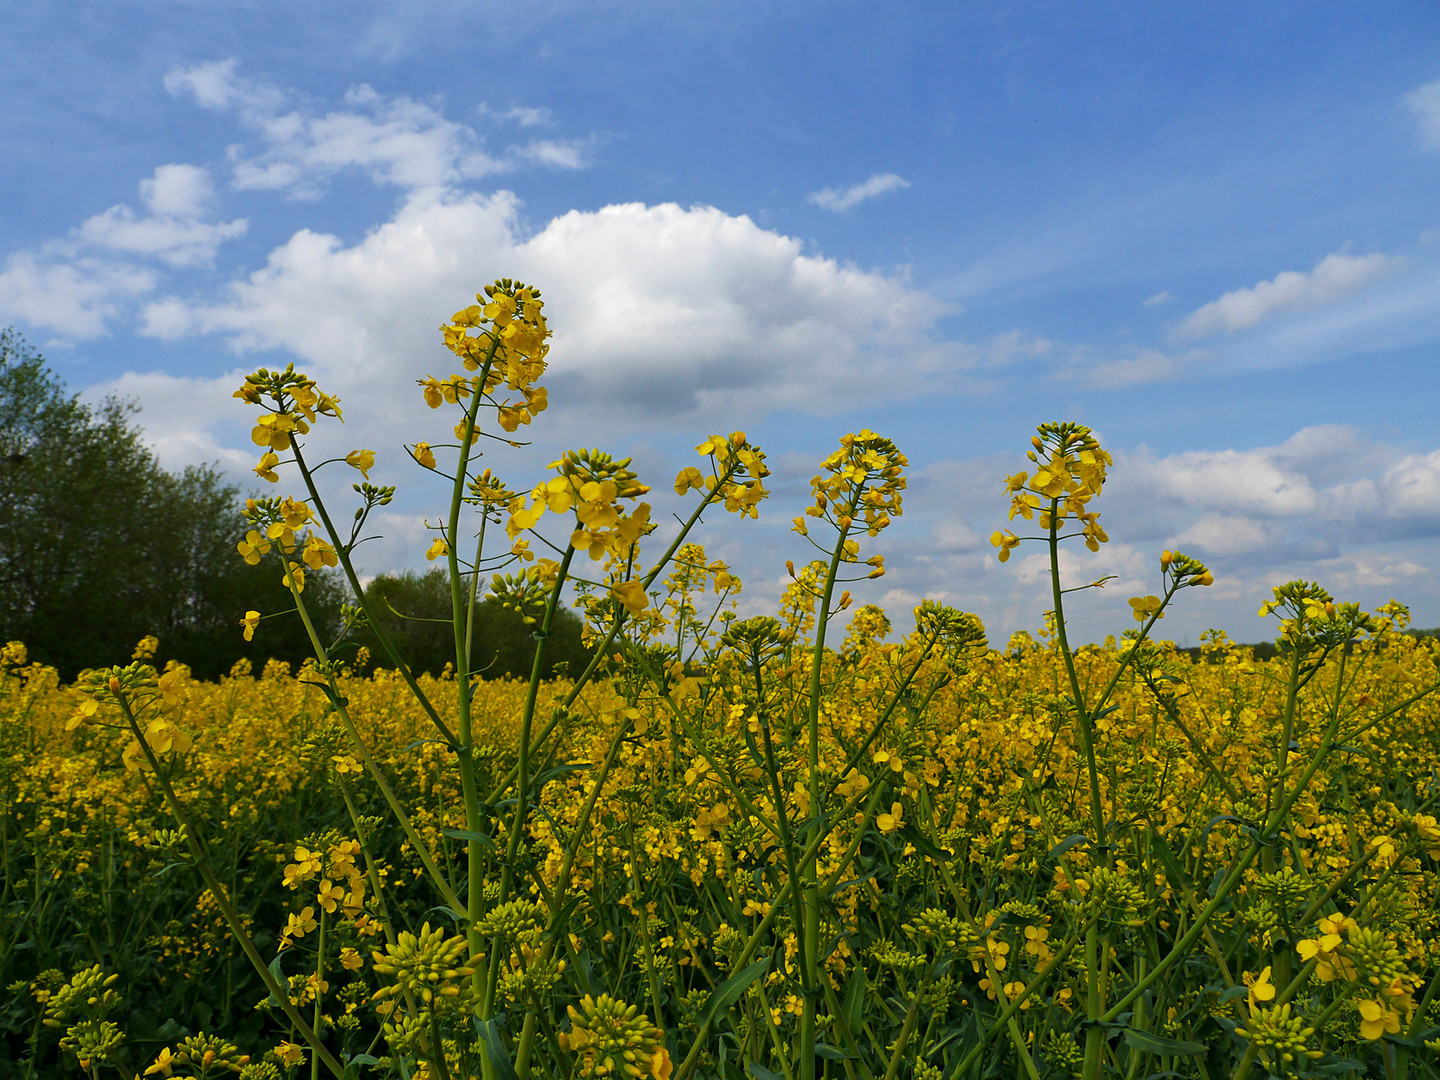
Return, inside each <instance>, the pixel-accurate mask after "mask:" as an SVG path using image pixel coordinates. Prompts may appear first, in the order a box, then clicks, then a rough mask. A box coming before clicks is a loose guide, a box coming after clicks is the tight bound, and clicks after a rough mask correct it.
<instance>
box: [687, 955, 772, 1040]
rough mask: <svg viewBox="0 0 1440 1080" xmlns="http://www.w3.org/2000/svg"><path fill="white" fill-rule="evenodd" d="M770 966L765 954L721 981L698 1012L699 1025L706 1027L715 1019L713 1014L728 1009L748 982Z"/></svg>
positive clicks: (747, 987)
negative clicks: (760, 958) (702, 1008)
mask: <svg viewBox="0 0 1440 1080" xmlns="http://www.w3.org/2000/svg"><path fill="white" fill-rule="evenodd" d="M769 967H770V958H769V957H768V956H767V957H765V958H764V959H762V960H756V961H755V962H754V963H753V964H751V965H750V966H749V967H747V968H743V969H741V970H740V971H737V972H736V973H735V974H734V975H731V976H730V977H729V978H728V979H726V980H725V981H724V982H723V983H721V984H720V985H719V986H717V987H716V988H715V990H714V992H713V993H712V994H711V995H710V1000H709V1001H707V1002H706V1003H705V1008H704V1010H703V1011H702V1012H701V1013H700V1026H701V1027H706V1026H708V1025H710V1024H712V1023H713V1022H714V1020H715V1014H716V1013H718V1012H720V1011H721V1010H722V1009H728V1008H729V1007H730V1006H731V1005H733V1004H735V1002H736V1001H738V1000H740V995H741V994H743V993H744V992H745V991H746V990H748V989H749V987H750V984H751V983H753V982H754V981H755V980H756V979H758V978H760V976H761V975H764V974H765V972H766V970H767V969H768V968H769Z"/></svg>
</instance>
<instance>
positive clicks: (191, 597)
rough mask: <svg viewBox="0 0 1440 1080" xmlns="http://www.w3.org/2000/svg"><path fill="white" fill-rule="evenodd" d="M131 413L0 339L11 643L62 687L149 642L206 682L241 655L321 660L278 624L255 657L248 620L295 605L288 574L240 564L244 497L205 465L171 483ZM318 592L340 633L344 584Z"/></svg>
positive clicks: (6, 611) (4, 617) (321, 579)
mask: <svg viewBox="0 0 1440 1080" xmlns="http://www.w3.org/2000/svg"><path fill="white" fill-rule="evenodd" d="M134 414H135V406H134V405H133V404H131V403H127V402H124V401H120V400H116V399H114V398H109V399H106V400H105V401H104V402H102V403H101V404H100V405H99V406H95V407H92V406H89V405H86V404H84V403H82V402H81V401H80V400H79V398H78V396H74V395H68V394H66V392H65V388H64V385H63V384H62V383H61V381H60V380H59V379H58V378H56V376H55V375H54V374H53V373H52V372H51V371H50V370H49V369H48V368H47V367H46V365H45V361H44V359H43V357H41V356H40V355H39V354H38V353H36V352H35V351H34V350H33V349H32V348H30V347H29V345H27V344H26V342H25V340H24V339H23V338H22V337H20V335H18V334H17V333H15V331H14V330H13V329H12V330H5V331H3V332H0V640H20V641H23V642H25V644H26V646H27V648H28V649H29V652H30V655H31V657H32V658H33V659H35V660H38V661H41V662H43V663H47V664H53V665H54V666H55V667H57V668H59V669H60V672H61V676H62V678H71V677H73V676H74V675H75V673H76V672H77V671H79V670H80V669H82V668H86V667H96V666H99V665H102V664H112V663H124V662H125V661H127V660H128V659H129V658H130V656H131V653H132V651H133V649H134V647H135V643H136V642H137V641H138V640H140V638H142V637H144V636H146V635H147V634H155V635H157V636H159V637H160V639H161V650H162V651H161V654H160V655H161V657H162V658H175V659H178V660H181V661H182V662H184V663H187V664H189V665H190V666H191V667H192V669H193V670H194V671H195V674H196V675H198V676H200V677H213V676H214V675H217V674H219V673H221V672H223V671H226V670H228V669H229V667H230V666H231V665H232V664H233V663H234V662H235V661H236V660H238V659H239V658H240V657H242V656H247V657H249V658H250V659H252V661H254V660H263V659H264V658H265V657H266V656H276V657H279V658H281V659H286V660H290V661H291V662H296V661H298V660H300V659H301V658H302V657H303V656H306V655H309V649H308V644H307V643H306V641H305V638H304V636H303V631H302V630H301V629H300V628H299V627H298V624H297V622H296V620H288V619H277V620H273V621H267V622H266V623H265V624H263V627H262V633H261V634H257V635H256V636H257V637H258V638H260V639H261V640H260V641H257V642H255V643H252V644H250V645H248V646H247V645H246V643H245V642H244V640H243V639H242V637H241V633H240V627H239V621H240V617H241V616H242V615H243V614H244V613H245V611H246V610H249V609H255V610H259V611H261V612H264V613H266V614H270V613H273V612H277V611H282V610H284V609H286V608H290V607H293V603H292V602H291V600H290V595H289V592H288V590H286V589H285V588H284V586H282V585H281V584H280V580H279V579H280V569H279V567H278V565H275V566H267V565H262V566H260V567H249V566H246V565H245V563H244V562H243V561H242V560H241V559H240V558H239V557H238V556H237V554H236V551H235V544H236V543H237V541H238V540H239V539H240V538H241V537H242V536H243V535H244V525H243V521H242V519H241V517H240V515H239V513H238V504H239V497H240V493H239V490H238V489H237V488H236V487H235V486H234V485H231V484H227V483H225V482H224V481H223V480H222V478H221V476H220V474H219V473H218V472H217V471H216V470H215V469H214V468H212V467H209V466H204V467H198V468H194V467H192V468H187V469H185V470H184V471H183V472H181V473H178V474H172V473H168V472H166V471H165V470H164V469H162V468H161V467H160V465H159V463H158V462H157V461H156V460H155V457H154V455H153V454H152V453H151V452H150V451H149V450H148V449H147V448H146V447H145V445H144V443H143V442H142V441H141V438H140V432H139V430H138V428H137V427H136V426H135V425H134V423H133V416H134ZM306 582H307V598H309V597H311V596H312V595H313V597H314V600H315V601H318V603H315V604H314V606H316V607H317V608H318V609H319V611H318V613H319V614H320V616H321V619H322V622H323V623H324V624H325V626H326V629H327V631H331V630H333V627H334V624H335V621H336V616H337V615H338V607H339V589H338V587H337V586H336V585H335V583H334V581H333V579H332V578H331V577H330V576H329V575H321V574H312V575H308V576H307V579H306ZM272 627H273V630H272V629H271V628H272Z"/></svg>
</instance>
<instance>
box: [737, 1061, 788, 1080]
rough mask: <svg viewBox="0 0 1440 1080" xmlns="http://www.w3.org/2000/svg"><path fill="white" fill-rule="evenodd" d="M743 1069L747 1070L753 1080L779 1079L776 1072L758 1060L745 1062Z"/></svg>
mask: <svg viewBox="0 0 1440 1080" xmlns="http://www.w3.org/2000/svg"><path fill="white" fill-rule="evenodd" d="M745 1071H746V1072H748V1073H749V1074H750V1075H751V1076H753V1077H755V1080H781V1078H780V1075H779V1074H778V1073H774V1072H771V1071H770V1070H769V1069H767V1068H766V1067H765V1066H764V1065H761V1064H760V1063H759V1062H758V1061H751V1062H747V1063H746V1065H745Z"/></svg>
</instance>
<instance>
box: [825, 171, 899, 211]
mask: <svg viewBox="0 0 1440 1080" xmlns="http://www.w3.org/2000/svg"><path fill="white" fill-rule="evenodd" d="M909 186H910V181H909V180H906V179H905V178H904V177H902V176H897V175H896V174H895V173H876V174H875V175H874V176H872V177H870V179H868V180H866V181H864V182H863V183H859V184H856V185H855V186H854V187H848V188H843V189H842V188H828V187H827V188H822V189H821V190H819V191H816V192H812V193H811V194H809V195H807V196H805V199H806V201H807V202H812V203H814V204H815V205H816V206H818V207H820V208H821V209H823V210H834V211H836V212H837V213H838V212H840V211H843V210H849V209H850V208H851V207H854V206H858V205H859V204H860V203H862V202H864V201H865V200H866V199H873V198H874V197H875V196H877V195H884V194H885V193H886V192H890V191H899V190H901V189H903V188H908V187H909Z"/></svg>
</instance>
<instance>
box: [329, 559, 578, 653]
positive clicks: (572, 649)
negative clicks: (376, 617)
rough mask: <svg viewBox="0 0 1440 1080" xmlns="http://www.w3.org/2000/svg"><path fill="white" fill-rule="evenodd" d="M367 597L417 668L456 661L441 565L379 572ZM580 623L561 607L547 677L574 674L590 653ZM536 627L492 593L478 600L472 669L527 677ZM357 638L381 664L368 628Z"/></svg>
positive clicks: (447, 584) (445, 576)
mask: <svg viewBox="0 0 1440 1080" xmlns="http://www.w3.org/2000/svg"><path fill="white" fill-rule="evenodd" d="M366 595H367V596H368V597H369V598H370V599H371V600H372V601H374V602H375V607H376V609H377V610H379V611H381V612H384V614H383V615H382V616H381V618H382V620H383V622H384V626H385V629H386V630H387V631H388V632H389V634H390V637H391V638H392V640H394V642H395V643H396V646H397V647H398V648H399V650H400V655H401V656H403V657H405V658H406V661H407V662H408V663H409V664H410V666H411V668H412V669H413V670H415V671H417V672H420V671H427V672H429V673H430V674H432V675H436V674H439V673H440V672H441V671H443V670H444V668H445V665H446V664H451V665H453V664H454V663H455V638H454V632H453V631H452V630H451V623H450V576H449V574H447V573H446V572H445V571H444V570H443V569H441V568H440V567H438V566H437V567H435V568H433V569H431V570H429V571H427V572H426V573H424V574H417V573H416V572H415V571H413V570H406V571H404V572H402V573H399V574H382V575H380V576H379V577H377V578H375V579H374V580H373V581H372V582H370V584H369V586H368V587H367V588H366ZM580 630H581V622H580V619H579V617H578V616H576V615H575V613H574V612H571V611H567V610H565V609H564V608H560V609H558V610H557V611H556V612H555V622H554V624H553V626H552V628H551V631H550V640H549V642H548V644H547V645H546V648H545V659H546V664H545V671H544V676H545V677H546V678H549V677H551V676H552V675H554V674H556V672H557V671H560V670H569V671H570V673H571V674H578V673H579V672H580V671H582V670H584V667H585V665H586V664H587V663H589V660H590V655H589V653H588V651H587V650H586V649H585V646H584V645H582V644H581V642H580ZM533 632H534V627H533V626H530V625H528V624H527V623H526V622H525V621H524V619H522V618H521V616H520V615H519V614H518V613H517V612H514V611H511V610H509V609H507V608H504V607H501V606H500V604H499V603H498V602H496V600H495V599H494V598H493V597H487V598H486V599H484V600H482V601H481V602H480V604H479V605H478V606H477V608H476V611H475V638H474V657H473V662H474V665H475V670H476V671H477V672H478V673H479V674H481V675H482V676H483V677H485V678H487V679H498V678H505V677H517V678H527V679H528V678H529V677H530V667H531V665H532V664H533V663H534V658H535V639H534V637H533V636H532V634H533ZM356 641H357V642H358V643H359V644H362V645H364V646H365V647H366V648H368V649H369V650H370V654H371V658H372V659H373V660H375V661H376V662H377V663H379V664H380V665H381V666H384V660H383V658H382V657H383V654H382V653H381V651H380V648H379V644H378V642H377V641H376V639H375V636H374V634H373V633H372V632H370V630H369V629H368V628H366V629H362V630H361V631H359V632H358V633H357V635H356Z"/></svg>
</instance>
